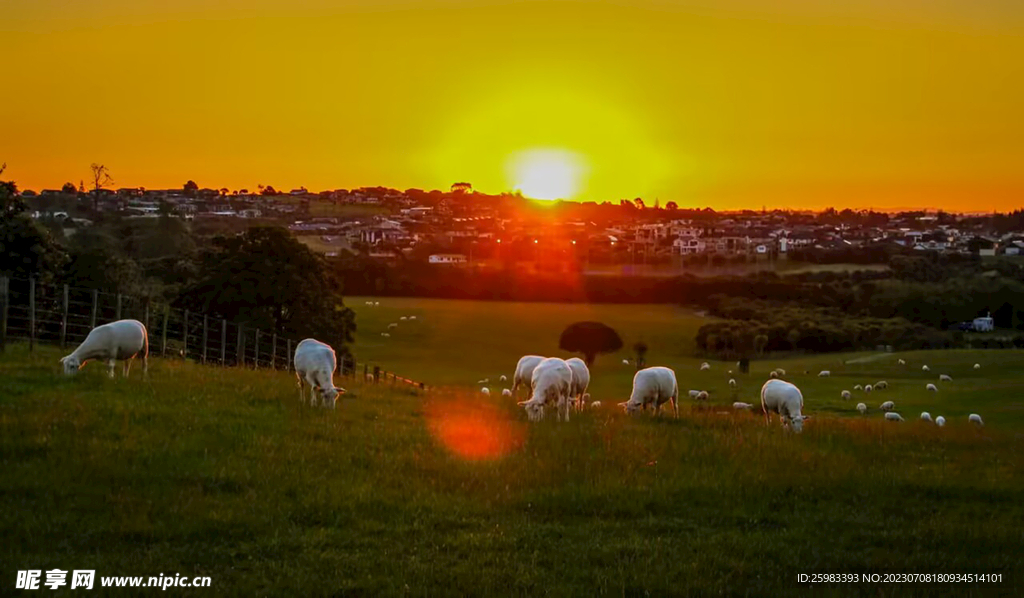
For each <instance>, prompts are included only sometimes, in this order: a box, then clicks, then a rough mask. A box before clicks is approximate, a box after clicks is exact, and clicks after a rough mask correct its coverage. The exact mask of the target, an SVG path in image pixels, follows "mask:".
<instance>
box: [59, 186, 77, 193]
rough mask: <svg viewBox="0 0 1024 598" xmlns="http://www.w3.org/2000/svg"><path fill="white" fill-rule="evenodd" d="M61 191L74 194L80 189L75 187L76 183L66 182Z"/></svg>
mask: <svg viewBox="0 0 1024 598" xmlns="http://www.w3.org/2000/svg"><path fill="white" fill-rule="evenodd" d="M60 192H61V193H66V194H67V195H74V194H75V193H77V192H78V189H77V188H75V184H74V183H64V186H63V187H61V188H60Z"/></svg>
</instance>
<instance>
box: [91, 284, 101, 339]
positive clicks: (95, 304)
mask: <svg viewBox="0 0 1024 598" xmlns="http://www.w3.org/2000/svg"><path fill="white" fill-rule="evenodd" d="M99 306H100V292H99V291H97V290H96V289H93V290H92V316H91V317H90V318H89V330H92V329H93V328H95V327H96V310H97V309H99Z"/></svg>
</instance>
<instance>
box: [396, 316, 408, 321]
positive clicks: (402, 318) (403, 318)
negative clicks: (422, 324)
mask: <svg viewBox="0 0 1024 598" xmlns="http://www.w3.org/2000/svg"><path fill="white" fill-rule="evenodd" d="M398 319H399V320H407V319H408V318H406V317H405V316H402V317H401V318H398Z"/></svg>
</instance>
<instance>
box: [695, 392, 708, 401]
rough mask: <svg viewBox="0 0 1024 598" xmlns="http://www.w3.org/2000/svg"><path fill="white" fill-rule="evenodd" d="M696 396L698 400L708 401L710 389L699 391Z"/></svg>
mask: <svg viewBox="0 0 1024 598" xmlns="http://www.w3.org/2000/svg"><path fill="white" fill-rule="evenodd" d="M694 398H695V399H697V400H698V401H706V400H708V391H706V390H702V391H700V392H698V393H697V396H696V397H694Z"/></svg>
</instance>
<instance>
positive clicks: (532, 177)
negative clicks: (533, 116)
mask: <svg viewBox="0 0 1024 598" xmlns="http://www.w3.org/2000/svg"><path fill="white" fill-rule="evenodd" d="M508 164H509V165H508V169H509V178H510V179H511V180H512V182H513V185H514V187H515V189H517V190H518V191H521V192H522V193H523V195H525V196H526V197H530V198H533V199H573V198H575V197H576V195H577V194H578V193H579V192H580V187H581V184H582V182H583V178H584V175H585V174H586V168H585V167H584V165H583V160H582V159H581V158H580V157H579V156H578V155H577V154H575V153H573V152H570V151H566V150H557V149H536V150H529V151H525V152H520V153H518V154H515V155H513V156H512V157H511V159H510V160H509V163H508Z"/></svg>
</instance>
